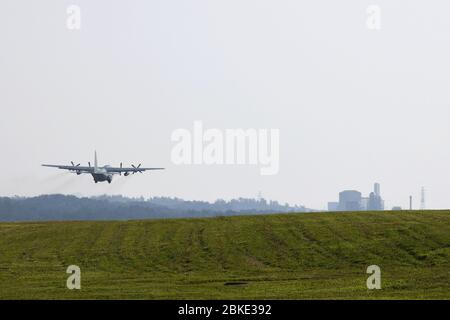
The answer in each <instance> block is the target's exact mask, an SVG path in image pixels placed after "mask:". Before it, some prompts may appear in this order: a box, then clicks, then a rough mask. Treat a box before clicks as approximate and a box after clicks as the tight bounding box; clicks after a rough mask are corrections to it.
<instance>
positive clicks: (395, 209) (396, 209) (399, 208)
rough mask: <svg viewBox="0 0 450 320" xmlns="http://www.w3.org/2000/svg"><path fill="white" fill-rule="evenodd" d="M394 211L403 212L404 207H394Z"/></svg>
mask: <svg viewBox="0 0 450 320" xmlns="http://www.w3.org/2000/svg"><path fill="white" fill-rule="evenodd" d="M392 211H402V207H399V206H395V207H392Z"/></svg>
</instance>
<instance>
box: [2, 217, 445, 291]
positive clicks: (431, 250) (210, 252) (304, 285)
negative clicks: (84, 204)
mask: <svg viewBox="0 0 450 320" xmlns="http://www.w3.org/2000/svg"><path fill="white" fill-rule="evenodd" d="M71 264H75V265H78V266H80V268H81V286H82V288H81V290H68V289H67V288H66V279H67V277H68V274H66V273H65V271H66V268H67V267H68V266H69V265H71ZM373 264H375V265H378V266H380V267H381V272H382V274H381V276H382V289H381V290H368V289H367V288H366V279H367V277H368V276H369V275H368V274H366V268H367V266H369V265H373ZM230 283H231V285H230ZM236 283H240V284H236ZM233 284H234V285H233ZM36 298H37V299H79V298H87V299H97V298H102V299H117V298H125V299H222V298H223V299H317V298H318V299H323V298H327V299H328V298H329V299H406V298H407V299H431V298H437V299H449V298H450V212H449V211H424V212H418V211H415V212H406V211H404V212H354V213H310V214H286V215H266V216H245V217H226V218H223V217H220V218H209V219H173V220H153V221H128V222H115V221H111V222H45V223H0V299H36Z"/></svg>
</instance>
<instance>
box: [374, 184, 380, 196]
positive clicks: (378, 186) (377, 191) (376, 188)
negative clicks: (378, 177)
mask: <svg viewBox="0 0 450 320" xmlns="http://www.w3.org/2000/svg"><path fill="white" fill-rule="evenodd" d="M373 192H374V193H375V195H376V196H378V197H379V196H380V195H381V193H380V184H379V183H378V182H375V183H374V185H373Z"/></svg>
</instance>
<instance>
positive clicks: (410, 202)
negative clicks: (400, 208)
mask: <svg viewBox="0 0 450 320" xmlns="http://www.w3.org/2000/svg"><path fill="white" fill-rule="evenodd" d="M409 210H412V196H409Z"/></svg>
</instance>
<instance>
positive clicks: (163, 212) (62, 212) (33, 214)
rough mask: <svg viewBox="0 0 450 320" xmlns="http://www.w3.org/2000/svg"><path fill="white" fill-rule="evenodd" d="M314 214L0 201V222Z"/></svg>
mask: <svg viewBox="0 0 450 320" xmlns="http://www.w3.org/2000/svg"><path fill="white" fill-rule="evenodd" d="M306 211H311V210H309V209H307V208H305V207H303V206H289V205H287V204H286V205H281V204H279V203H278V202H276V201H266V200H265V199H260V200H255V199H244V198H239V199H233V200H230V201H224V200H217V201H216V202H214V203H209V202H205V201H185V200H182V199H178V198H168V197H155V198H150V199H143V198H137V199H136V198H126V197H122V196H99V197H91V198H83V197H75V196H68V195H58V194H56V195H43V196H39V197H32V198H23V197H12V198H6V197H3V198H2V197H0V221H55V220H57V221H69V220H130V219H158V218H192V217H213V216H230V215H242V214H268V213H285V212H306Z"/></svg>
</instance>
